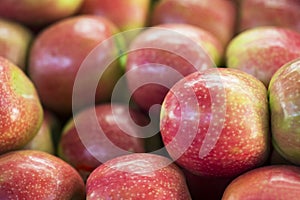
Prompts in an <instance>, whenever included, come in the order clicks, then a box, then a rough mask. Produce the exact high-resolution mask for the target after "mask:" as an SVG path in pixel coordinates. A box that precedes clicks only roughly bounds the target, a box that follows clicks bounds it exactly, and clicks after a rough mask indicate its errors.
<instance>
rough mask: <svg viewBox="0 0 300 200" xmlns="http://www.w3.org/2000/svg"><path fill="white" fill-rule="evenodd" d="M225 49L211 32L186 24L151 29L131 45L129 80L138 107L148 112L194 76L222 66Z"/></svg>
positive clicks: (128, 64)
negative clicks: (180, 83) (172, 88)
mask: <svg viewBox="0 0 300 200" xmlns="http://www.w3.org/2000/svg"><path fill="white" fill-rule="evenodd" d="M222 53H223V46H222V45H221V44H220V42H219V41H218V40H217V39H216V38H215V37H214V36H213V35H211V34H210V33H209V32H207V31H205V30H202V29H200V28H198V27H195V26H192V25H187V24H164V25H160V26H155V27H151V28H149V29H147V30H145V31H143V32H142V33H141V34H139V35H138V36H137V37H136V38H135V39H134V40H133V42H132V43H131V45H130V47H129V53H128V55H127V63H126V74H125V75H126V78H127V82H128V88H129V91H130V92H131V93H132V94H133V99H134V101H135V103H136V104H137V105H138V106H140V107H141V108H142V109H143V110H146V111H148V110H149V108H150V107H151V106H153V105H155V104H161V103H162V101H163V99H164V97H165V95H166V94H167V92H168V90H169V88H171V87H172V86H173V85H174V84H175V83H176V82H177V81H178V80H179V79H181V78H182V77H183V76H186V75H188V74H190V73H192V72H195V71H198V70H204V69H207V68H211V67H214V66H215V65H218V64H220V62H221V57H222Z"/></svg>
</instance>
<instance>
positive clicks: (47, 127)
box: [23, 110, 59, 155]
mask: <svg viewBox="0 0 300 200" xmlns="http://www.w3.org/2000/svg"><path fill="white" fill-rule="evenodd" d="M58 123H59V122H58V119H57V118H56V116H54V114H53V113H51V112H49V111H48V110H44V120H43V122H42V125H41V127H40V129H39V131H38V133H37V134H36V135H35V136H34V138H33V139H32V140H30V142H28V143H27V144H26V146H25V147H24V148H23V149H29V150H38V151H44V152H47V153H49V154H53V155H54V154H55V153H56V151H55V141H54V137H56V136H55V134H57V133H56V132H55V131H56V130H57V127H58V126H59V125H58Z"/></svg>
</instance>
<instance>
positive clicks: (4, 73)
mask: <svg viewBox="0 0 300 200" xmlns="http://www.w3.org/2000/svg"><path fill="white" fill-rule="evenodd" d="M0 80H1V84H0V94H1V95H0V113H1V115H0V124H1V126H0V141H1V143H0V154H2V153H5V152H7V151H11V150H16V149H20V148H22V147H23V146H25V145H26V144H27V143H28V142H29V141H30V140H31V139H32V138H33V137H34V136H35V135H36V134H37V132H38V130H39V128H40V126H41V123H42V120H43V109H42V106H41V104H40V100H39V97H38V94H37V92H36V89H35V87H34V85H33V84H32V82H31V80H30V79H29V78H28V77H27V76H26V74H25V73H24V72H23V71H22V70H21V69H20V68H19V67H17V66H16V65H14V64H13V63H12V62H10V61H9V60H7V59H5V58H3V57H0Z"/></svg>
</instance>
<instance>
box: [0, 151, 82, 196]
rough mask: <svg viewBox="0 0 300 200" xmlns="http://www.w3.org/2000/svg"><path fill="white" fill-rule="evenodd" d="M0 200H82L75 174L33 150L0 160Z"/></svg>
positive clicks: (80, 182)
mask: <svg viewBox="0 0 300 200" xmlns="http://www.w3.org/2000/svg"><path fill="white" fill-rule="evenodd" d="M0 188H1V190H0V199H55V200H60V199H74V200H75V199H76V200H81V199H85V186H84V182H83V180H82V178H81V177H80V176H79V174H78V172H77V171H76V170H75V169H74V168H72V167H71V166H70V165H69V164H67V163H66V162H64V161H63V160H61V159H59V158H57V157H55V156H53V155H51V154H48V153H45V152H42V151H34V150H19V151H12V152H9V153H6V154H3V155H1V156H0Z"/></svg>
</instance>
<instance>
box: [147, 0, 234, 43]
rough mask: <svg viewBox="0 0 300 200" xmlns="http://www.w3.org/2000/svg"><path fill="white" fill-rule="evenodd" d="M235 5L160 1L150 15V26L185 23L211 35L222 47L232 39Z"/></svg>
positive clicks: (209, 1)
mask: <svg viewBox="0 0 300 200" xmlns="http://www.w3.org/2000/svg"><path fill="white" fill-rule="evenodd" d="M235 18H236V8H235V4H234V3H233V2H232V1H229V0H213V1H212V0H201V1H200V0H198V1H195V0H162V1H160V2H159V3H158V4H157V5H156V6H155V7H154V11H153V14H152V19H151V21H152V25H158V24H162V23H186V24H192V25H195V26H198V27H200V28H202V29H204V30H207V31H208V32H210V33H212V34H213V35H214V36H215V37H216V38H218V39H219V40H220V41H221V42H222V43H223V45H225V44H227V43H228V42H229V40H230V39H231V38H232V37H233V34H234V28H235V27H234V26H235Z"/></svg>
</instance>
